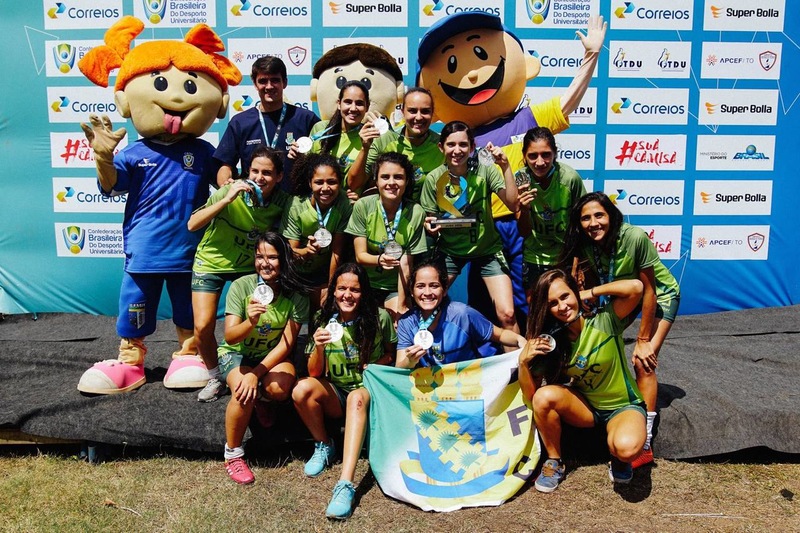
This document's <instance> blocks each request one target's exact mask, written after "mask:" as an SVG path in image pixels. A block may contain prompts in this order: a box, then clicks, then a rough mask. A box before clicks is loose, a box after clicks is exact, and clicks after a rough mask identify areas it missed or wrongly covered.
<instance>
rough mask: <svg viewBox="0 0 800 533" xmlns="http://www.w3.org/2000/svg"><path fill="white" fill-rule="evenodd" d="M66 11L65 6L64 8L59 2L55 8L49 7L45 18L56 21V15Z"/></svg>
mask: <svg viewBox="0 0 800 533" xmlns="http://www.w3.org/2000/svg"><path fill="white" fill-rule="evenodd" d="M66 10H67V6H65V5H64V4H63V3H61V2H56V7H51V8H50V9H48V10H47V16H48V17H50V18H51V19H57V18H58V15H61V14H62V13H64V11H66Z"/></svg>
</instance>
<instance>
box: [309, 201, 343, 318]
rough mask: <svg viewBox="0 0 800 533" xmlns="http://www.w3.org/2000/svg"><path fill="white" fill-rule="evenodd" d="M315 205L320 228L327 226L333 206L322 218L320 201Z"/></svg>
mask: <svg viewBox="0 0 800 533" xmlns="http://www.w3.org/2000/svg"><path fill="white" fill-rule="evenodd" d="M314 207H315V208H316V209H317V221H318V222H319V227H320V228H325V226H326V225H327V224H328V219H330V218H331V213H332V212H333V206H330V207H329V208H328V212H327V213H325V218H322V211H320V209H319V203H318V202H314ZM326 229H327V228H326ZM337 316H338V315H337Z"/></svg>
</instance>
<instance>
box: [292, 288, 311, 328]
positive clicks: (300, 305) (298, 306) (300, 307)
mask: <svg viewBox="0 0 800 533" xmlns="http://www.w3.org/2000/svg"><path fill="white" fill-rule="evenodd" d="M292 304H293V305H292V314H291V316H290V317H289V319H290V320H292V321H293V322H296V323H298V324H305V323H307V322H308V296H306V295H305V294H300V293H296V292H295V293H293V294H292Z"/></svg>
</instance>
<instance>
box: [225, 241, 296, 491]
mask: <svg viewBox="0 0 800 533" xmlns="http://www.w3.org/2000/svg"><path fill="white" fill-rule="evenodd" d="M255 252H256V253H255V266H256V273H255V274H251V275H249V276H244V277H241V278H239V279H237V280H236V281H234V282H233V284H232V285H231V288H230V291H229V292H228V296H227V299H226V300H225V343H224V344H223V345H222V346H220V347H219V366H220V373H221V375H222V377H223V378H224V379H225V381H226V382H227V384H228V387H230V389H231V391H232V394H231V399H230V401H229V402H228V408H227V409H226V411H225V439H226V442H225V468H226V470H227V471H228V475H229V476H230V477H231V479H233V480H234V481H235V482H237V483H241V484H247V483H252V482H253V481H254V480H255V478H254V476H253V473H252V472H251V471H250V468H248V466H247V463H245V461H244V449H243V448H242V439H243V437H244V433H245V430H246V429H247V424H248V423H249V422H250V416H251V415H252V414H253V408H254V407H255V408H256V409H257V410H262V411H263V410H264V409H266V408H267V406H266V405H265V404H264V403H262V400H261V399H260V398H263V399H264V400H267V401H270V400H274V401H283V400H286V399H288V398H289V393H290V392H291V390H292V386H293V385H294V382H295V369H294V365H293V364H292V363H291V362H290V361H289V356H290V355H291V353H292V351H293V350H294V346H295V341H296V340H297V335H298V333H299V332H300V326H301V325H302V324H304V323H306V322H308V298H307V297H306V295H305V293H306V291H307V289H306V288H305V287H304V286H303V284H302V283H301V282H300V281H299V278H298V276H297V274H296V273H295V270H294V265H293V263H292V254H291V249H290V248H289V245H288V244H287V243H286V241H285V240H284V239H283V237H281V236H280V235H279V234H278V233H275V232H271V231H268V232H266V233H263V234H261V235H259V236H258V239H256V246H255Z"/></svg>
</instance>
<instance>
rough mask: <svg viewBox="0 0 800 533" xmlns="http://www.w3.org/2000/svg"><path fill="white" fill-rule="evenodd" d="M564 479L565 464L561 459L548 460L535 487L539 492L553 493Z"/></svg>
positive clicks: (534, 484)
mask: <svg viewBox="0 0 800 533" xmlns="http://www.w3.org/2000/svg"><path fill="white" fill-rule="evenodd" d="M563 479H564V463H562V462H561V459H548V460H547V461H545V462H544V464H543V465H542V471H541V472H539V475H538V476H537V477H536V481H535V482H534V483H533V487H534V488H535V489H536V490H538V491H539V492H548V493H549V492H553V491H554V490H556V489H557V488H558V484H559V483H561V481H562V480H563Z"/></svg>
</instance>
